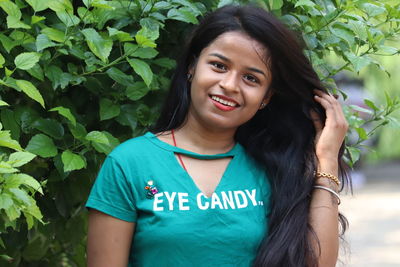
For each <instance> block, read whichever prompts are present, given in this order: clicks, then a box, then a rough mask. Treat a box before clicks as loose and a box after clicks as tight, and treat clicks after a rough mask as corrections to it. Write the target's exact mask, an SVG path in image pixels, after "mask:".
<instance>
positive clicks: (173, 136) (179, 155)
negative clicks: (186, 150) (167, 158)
mask: <svg viewBox="0 0 400 267" xmlns="http://www.w3.org/2000/svg"><path fill="white" fill-rule="evenodd" d="M171 134H172V140H173V141H174V146H175V147H177V146H176V140H175V134H174V129H172V130H171ZM175 154H176V155H177V156H178V159H179V162H180V163H181V165H182V168H183V169H184V170H185V171H187V170H186V167H185V164H184V163H183V160H182V157H181V154H179V153H175Z"/></svg>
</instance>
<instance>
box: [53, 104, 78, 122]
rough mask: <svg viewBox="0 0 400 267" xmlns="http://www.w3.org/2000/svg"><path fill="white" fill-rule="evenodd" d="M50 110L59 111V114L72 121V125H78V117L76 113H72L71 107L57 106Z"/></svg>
mask: <svg viewBox="0 0 400 267" xmlns="http://www.w3.org/2000/svg"><path fill="white" fill-rule="evenodd" d="M49 111H57V112H58V114H60V115H61V116H64V117H65V118H67V119H68V120H69V121H70V122H71V123H72V125H74V126H75V125H76V119H75V117H74V115H72V113H71V110H70V109H69V108H64V107H55V108H52V109H50V110H49Z"/></svg>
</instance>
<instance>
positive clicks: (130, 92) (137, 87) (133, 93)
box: [126, 82, 149, 101]
mask: <svg viewBox="0 0 400 267" xmlns="http://www.w3.org/2000/svg"><path fill="white" fill-rule="evenodd" d="M148 92H149V88H148V87H147V85H146V84H145V83H144V82H136V83H134V84H133V85H131V86H128V87H127V88H126V96H127V97H128V98H129V99H131V100H133V101H136V100H139V99H141V98H142V97H143V96H145V95H146V94H147V93H148Z"/></svg>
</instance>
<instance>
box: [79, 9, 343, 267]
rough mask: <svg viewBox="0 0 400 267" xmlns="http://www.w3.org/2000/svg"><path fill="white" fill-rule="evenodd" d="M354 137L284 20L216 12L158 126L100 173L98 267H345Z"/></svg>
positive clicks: (92, 221)
mask: <svg viewBox="0 0 400 267" xmlns="http://www.w3.org/2000/svg"><path fill="white" fill-rule="evenodd" d="M346 131H347V122H346V120H345V118H344V116H343V113H342V110H341V107H340V105H339V103H338V101H337V100H336V98H335V97H333V96H332V95H330V94H329V93H327V92H326V90H325V89H324V87H323V85H322V84H321V82H320V81H319V79H318V76H317V75H316V73H315V72H314V70H313V69H312V67H311V65H310V63H309V62H308V60H307V59H306V58H305V56H304V55H303V53H302V50H301V47H300V46H299V44H298V43H297V41H296V38H295V37H294V35H293V34H292V33H291V32H290V31H289V30H287V29H286V27H285V26H283V24H282V23H280V22H279V21H278V20H277V19H275V18H274V17H273V16H271V15H270V14H268V13H267V12H266V11H264V10H262V9H259V8H256V7H249V6H245V7H238V6H226V7H223V8H221V9H218V10H217V11H215V12H213V13H211V14H209V15H208V16H206V17H205V18H204V19H203V21H202V22H201V23H200V25H199V26H197V28H196V29H195V30H194V32H193V34H192V36H191V38H190V39H189V41H188V43H187V46H186V47H185V50H184V51H183V53H182V57H181V59H180V61H179V62H178V66H177V69H176V72H175V74H174V76H173V79H172V83H171V88H170V94H169V96H168V98H167V102H166V105H165V108H164V111H163V112H162V114H161V117H160V119H159V121H158V123H157V125H156V126H155V128H154V129H153V130H152V132H148V133H147V134H145V135H144V136H141V137H137V138H134V139H131V140H128V141H127V142H125V143H123V144H121V145H120V146H118V147H117V148H116V149H115V150H114V151H113V152H112V153H111V154H110V155H109V156H108V157H107V159H106V161H105V163H104V164H103V166H102V169H101V171H100V173H99V176H98V179H97V180H96V183H95V185H94V187H93V189H92V192H91V195H90V197H89V200H88V203H87V207H89V208H90V212H89V233H88V249H87V252H88V265H89V267H91V266H96V267H100V266H113V267H118V266H127V265H129V266H252V265H254V266H269V267H271V266H285V267H287V266H324V267H325V266H335V263H336V260H337V256H338V240H339V230H338V228H339V225H338V224H339V222H340V221H341V222H344V221H343V220H342V218H341V217H340V216H339V213H338V204H339V203H340V199H339V197H338V195H337V192H338V191H339V190H340V189H341V188H340V186H339V181H338V180H337V178H336V177H337V176H338V173H339V172H340V171H341V170H342V168H341V165H340V157H341V147H342V144H343V140H344V136H345V133H346ZM344 226H345V225H344Z"/></svg>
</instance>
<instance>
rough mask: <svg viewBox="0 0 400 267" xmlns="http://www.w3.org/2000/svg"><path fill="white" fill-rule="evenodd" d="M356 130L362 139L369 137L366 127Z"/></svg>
mask: <svg viewBox="0 0 400 267" xmlns="http://www.w3.org/2000/svg"><path fill="white" fill-rule="evenodd" d="M355 130H356V132H357V133H358V136H359V137H360V139H361V140H367V139H368V135H367V132H366V131H365V129H364V128H361V127H359V128H355Z"/></svg>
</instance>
